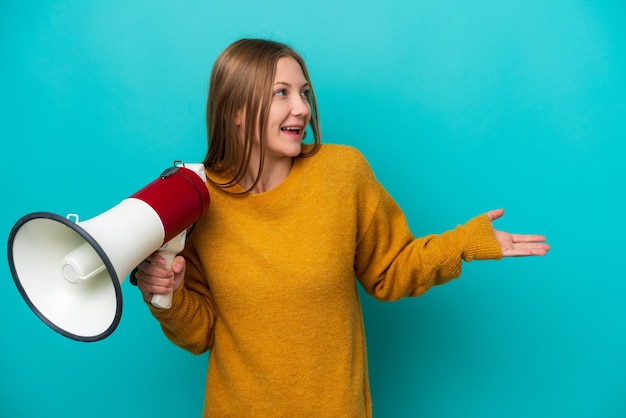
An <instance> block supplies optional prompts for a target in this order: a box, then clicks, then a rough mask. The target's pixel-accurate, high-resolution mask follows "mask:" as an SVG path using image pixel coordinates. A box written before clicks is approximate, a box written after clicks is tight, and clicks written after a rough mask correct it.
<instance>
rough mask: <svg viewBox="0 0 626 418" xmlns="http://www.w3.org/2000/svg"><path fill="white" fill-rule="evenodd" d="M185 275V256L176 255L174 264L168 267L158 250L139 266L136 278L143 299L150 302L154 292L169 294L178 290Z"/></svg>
mask: <svg viewBox="0 0 626 418" xmlns="http://www.w3.org/2000/svg"><path fill="white" fill-rule="evenodd" d="M184 277H185V258H184V257H183V256H181V255H178V256H176V257H174V260H173V261H172V266H171V267H170V268H167V267H166V260H165V258H164V257H162V256H161V255H159V253H158V252H157V251H155V252H154V253H152V254H151V255H150V256H149V257H148V258H146V259H145V260H144V261H142V262H141V264H139V265H138V266H137V271H136V272H135V278H136V279H137V287H138V288H139V290H140V291H141V294H142V296H143V300H145V301H146V302H147V303H150V301H151V300H152V296H153V295H154V294H167V293H169V292H172V291H175V290H177V289H178V288H179V287H180V286H181V285H182V284H183V278H184Z"/></svg>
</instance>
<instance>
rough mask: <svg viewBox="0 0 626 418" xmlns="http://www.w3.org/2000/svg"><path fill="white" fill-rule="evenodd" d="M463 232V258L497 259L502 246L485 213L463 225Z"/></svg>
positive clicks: (500, 253) (467, 259) (500, 256)
mask: <svg viewBox="0 0 626 418" xmlns="http://www.w3.org/2000/svg"><path fill="white" fill-rule="evenodd" d="M463 229H464V232H465V237H464V238H465V239H464V242H465V244H464V246H463V260H465V261H472V260H499V259H501V258H502V247H501V246H500V243H499V242H498V240H497V239H496V235H495V231H494V229H493V225H492V224H491V221H490V220H489V217H488V216H487V214H483V215H480V216H477V217H475V218H473V219H471V220H470V221H468V222H467V223H466V224H465V225H464V226H463Z"/></svg>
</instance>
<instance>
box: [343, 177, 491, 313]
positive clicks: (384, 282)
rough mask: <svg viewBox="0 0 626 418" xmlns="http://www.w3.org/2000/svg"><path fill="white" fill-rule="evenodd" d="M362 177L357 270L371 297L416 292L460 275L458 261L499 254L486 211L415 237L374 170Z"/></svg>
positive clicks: (356, 255)
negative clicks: (362, 193) (363, 195)
mask: <svg viewBox="0 0 626 418" xmlns="http://www.w3.org/2000/svg"><path fill="white" fill-rule="evenodd" d="M367 170H368V171H369V167H367ZM365 177H366V178H368V180H367V182H366V183H367V186H365V187H364V188H365V190H366V193H365V194H366V196H365V197H362V198H361V199H359V200H360V203H359V204H358V207H359V209H358V210H359V215H358V216H359V218H360V220H359V233H358V237H357V250H356V254H355V271H356V275H357V277H358V279H359V281H360V282H361V283H362V285H363V287H364V289H365V290H366V291H367V292H368V293H369V294H371V295H372V296H374V297H375V298H377V299H379V300H386V301H389V300H397V299H400V298H402V297H407V296H419V295H422V294H423V293H424V292H426V291H427V290H428V289H430V288H431V287H432V286H433V285H437V284H443V283H446V282H448V281H449V280H451V279H453V278H456V277H458V276H460V274H461V268H462V260H464V261H471V260H480V259H500V258H501V257H502V250H501V248H500V245H499V243H498V241H497V240H496V238H495V234H494V231H493V227H492V226H491V222H490V220H489V218H488V217H487V215H486V214H485V215H481V216H478V217H475V218H473V219H471V220H470V221H469V222H467V223H466V224H465V225H459V226H457V227H456V228H455V229H452V230H449V231H447V232H444V233H442V234H438V235H434V234H433V235H427V236H424V237H420V238H415V237H414V236H413V235H412V234H411V232H410V231H409V228H408V224H407V221H406V218H405V216H404V214H403V213H402V211H401V209H400V208H399V207H398V205H397V204H396V203H395V201H394V200H393V199H392V198H391V196H389V194H388V193H387V192H386V191H385V190H384V189H383V187H382V186H381V185H380V184H379V183H378V182H377V181H376V180H375V179H374V178H373V174H370V173H367V172H366V173H365Z"/></svg>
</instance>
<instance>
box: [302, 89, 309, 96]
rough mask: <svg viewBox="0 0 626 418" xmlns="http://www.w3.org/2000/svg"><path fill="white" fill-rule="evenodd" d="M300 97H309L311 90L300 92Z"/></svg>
mask: <svg viewBox="0 0 626 418" xmlns="http://www.w3.org/2000/svg"><path fill="white" fill-rule="evenodd" d="M300 95H301V96H302V97H309V90H302V91H301V92H300Z"/></svg>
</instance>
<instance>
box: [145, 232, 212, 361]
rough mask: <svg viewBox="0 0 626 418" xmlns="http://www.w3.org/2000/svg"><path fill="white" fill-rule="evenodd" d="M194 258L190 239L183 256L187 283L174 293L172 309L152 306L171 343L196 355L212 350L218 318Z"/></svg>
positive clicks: (195, 257) (196, 259) (193, 248)
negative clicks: (216, 319)
mask: <svg viewBox="0 0 626 418" xmlns="http://www.w3.org/2000/svg"><path fill="white" fill-rule="evenodd" d="M195 254H196V252H195V246H194V242H193V239H192V237H190V239H188V241H187V243H186V247H185V250H184V251H183V254H182V255H183V256H184V257H185V261H186V269H185V281H184V283H183V285H182V286H180V287H179V288H178V290H176V291H175V292H174V295H173V298H172V307H171V308H169V309H159V308H155V307H154V306H152V305H149V306H150V311H151V313H152V315H153V316H154V317H155V318H156V319H157V320H158V321H159V322H160V323H161V328H162V329H163V333H164V334H165V336H166V337H167V338H168V339H169V340H170V341H172V342H173V343H174V344H176V345H178V346H179V347H181V348H183V349H185V350H187V351H190V352H192V353H194V354H201V353H204V352H206V351H208V350H209V349H211V348H212V346H213V338H214V333H213V331H214V325H215V318H216V314H215V304H214V301H213V298H212V296H211V291H210V289H209V286H208V284H207V281H206V280H205V279H204V278H203V274H202V269H201V268H200V262H199V259H198V257H197V256H196V255H195Z"/></svg>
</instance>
